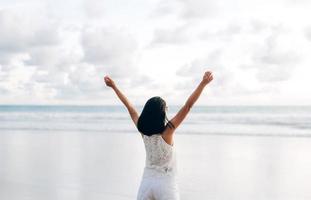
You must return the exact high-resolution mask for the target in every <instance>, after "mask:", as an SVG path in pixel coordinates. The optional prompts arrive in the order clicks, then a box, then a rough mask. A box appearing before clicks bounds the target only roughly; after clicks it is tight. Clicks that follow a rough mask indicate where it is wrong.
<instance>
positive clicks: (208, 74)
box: [202, 71, 213, 84]
mask: <svg viewBox="0 0 311 200" xmlns="http://www.w3.org/2000/svg"><path fill="white" fill-rule="evenodd" d="M212 80H213V74H212V72H210V71H206V72H205V73H204V76H203V80H202V82H203V83H204V84H208V83H209V82H211V81H212Z"/></svg>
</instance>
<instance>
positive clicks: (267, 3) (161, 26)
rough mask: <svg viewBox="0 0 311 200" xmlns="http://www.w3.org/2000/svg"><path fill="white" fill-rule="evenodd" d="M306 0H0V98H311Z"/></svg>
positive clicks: (250, 101) (309, 5) (298, 101)
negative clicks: (209, 74) (205, 82)
mask: <svg viewBox="0 0 311 200" xmlns="http://www.w3.org/2000/svg"><path fill="white" fill-rule="evenodd" d="M310 10H311V2H310V1H308V0H296V1H294V0H237V1H229V0H172V1H165V0H148V1H146V0H131V1H128V0H66V1H63V0H26V1H25V0H1V1H0V104H87V105H90V104H120V102H119V101H118V99H117V98H116V96H115V95H114V93H113V92H112V90H110V89H109V88H107V87H105V84H104V82H103V77H104V75H106V74H108V75H110V76H111V78H113V79H114V80H115V82H116V83H117V85H118V86H119V88H120V89H121V90H122V91H123V92H124V93H125V94H126V95H127V96H128V98H129V99H130V100H131V101H132V102H133V103H134V104H136V105H141V104H143V103H144V102H145V101H146V100H147V99H148V98H150V97H152V96H162V97H163V98H164V99H166V101H167V103H168V104H169V105H179V104H182V103H184V102H185V100H186V98H187V97H188V96H189V95H190V94H191V92H192V91H193V89H194V88H195V87H196V85H197V84H198V83H199V81H200V80H201V78H202V76H203V74H204V71H206V70H211V71H213V72H214V81H213V82H212V84H210V85H209V86H208V88H207V89H206V90H205V91H204V93H203V94H202V97H201V98H200V99H199V100H198V104H201V105H236V104H238V105H271V104H272V105H275V104H282V105H288V104H290V105H293V104H294V105H306V104H309V105H310V102H311V80H310V75H311V21H310V19H311V12H310Z"/></svg>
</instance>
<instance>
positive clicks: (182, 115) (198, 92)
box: [163, 71, 213, 140]
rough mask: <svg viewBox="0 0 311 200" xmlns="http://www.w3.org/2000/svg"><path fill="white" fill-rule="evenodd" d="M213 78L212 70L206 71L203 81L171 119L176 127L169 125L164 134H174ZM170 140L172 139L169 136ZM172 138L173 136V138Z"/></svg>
mask: <svg viewBox="0 0 311 200" xmlns="http://www.w3.org/2000/svg"><path fill="white" fill-rule="evenodd" d="M212 80H213V75H212V73H211V72H209V71H207V72H205V74H204V76H203V79H202V81H201V82H200V83H199V85H198V86H197V87H196V89H195V90H194V91H193V92H192V94H191V95H190V96H189V98H188V99H187V101H186V103H185V104H184V105H183V106H182V108H181V109H180V110H179V111H178V113H177V114H176V115H175V116H174V117H173V118H172V119H171V120H170V122H171V123H172V124H173V125H174V127H175V128H170V127H169V126H167V128H166V129H165V131H164V132H163V134H164V135H172V133H174V131H175V130H176V128H177V127H178V126H179V125H180V124H181V122H182V121H183V120H184V119H185V117H186V116H187V114H188V113H189V111H190V109H191V108H192V106H193V105H194V103H195V102H196V101H197V99H198V98H199V97H200V95H201V93H202V91H203V89H204V88H205V86H206V85H207V84H208V83H209V82H211V81H212ZM167 137H168V140H170V138H169V136H167ZM171 139H172V138H171Z"/></svg>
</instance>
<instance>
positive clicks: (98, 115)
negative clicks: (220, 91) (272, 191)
mask: <svg viewBox="0 0 311 200" xmlns="http://www.w3.org/2000/svg"><path fill="white" fill-rule="evenodd" d="M180 107H181V106H177V105H175V106H170V107H169V109H168V112H167V116H168V118H169V119H171V118H172V117H174V116H175V114H176V113H177V112H178V110H179V109H180ZM136 108H137V111H138V112H139V114H140V112H141V111H142V108H143V106H136ZM2 132H12V133H14V132H18V133H27V132H29V133H38V134H44V133H48V132H53V133H57V132H68V133H70V132H72V133H85V134H88V133H103V134H105V133H121V134H122V133H130V134H135V133H138V131H137V129H136V127H135V125H134V124H133V123H132V120H131V118H130V116H129V114H128V112H127V110H126V108H125V107H124V106H115V105H104V106H85V105H83V106H82V105H79V106H77V105H0V133H2ZM176 132H177V133H178V134H200V135H237V136H279V137H310V136H311V106H199V105H195V106H193V107H192V110H191V111H190V113H189V114H188V116H187V117H186V119H185V120H184V121H183V123H182V125H180V126H179V127H178V129H177V131H176Z"/></svg>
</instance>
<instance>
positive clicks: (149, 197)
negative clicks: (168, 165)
mask: <svg viewBox="0 0 311 200" xmlns="http://www.w3.org/2000/svg"><path fill="white" fill-rule="evenodd" d="M179 199H180V197H179V188H178V184H177V179H176V178H174V177H170V176H163V177H147V178H145V177H143V178H142V181H141V183H140V187H139V190H138V195H137V200H179Z"/></svg>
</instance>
